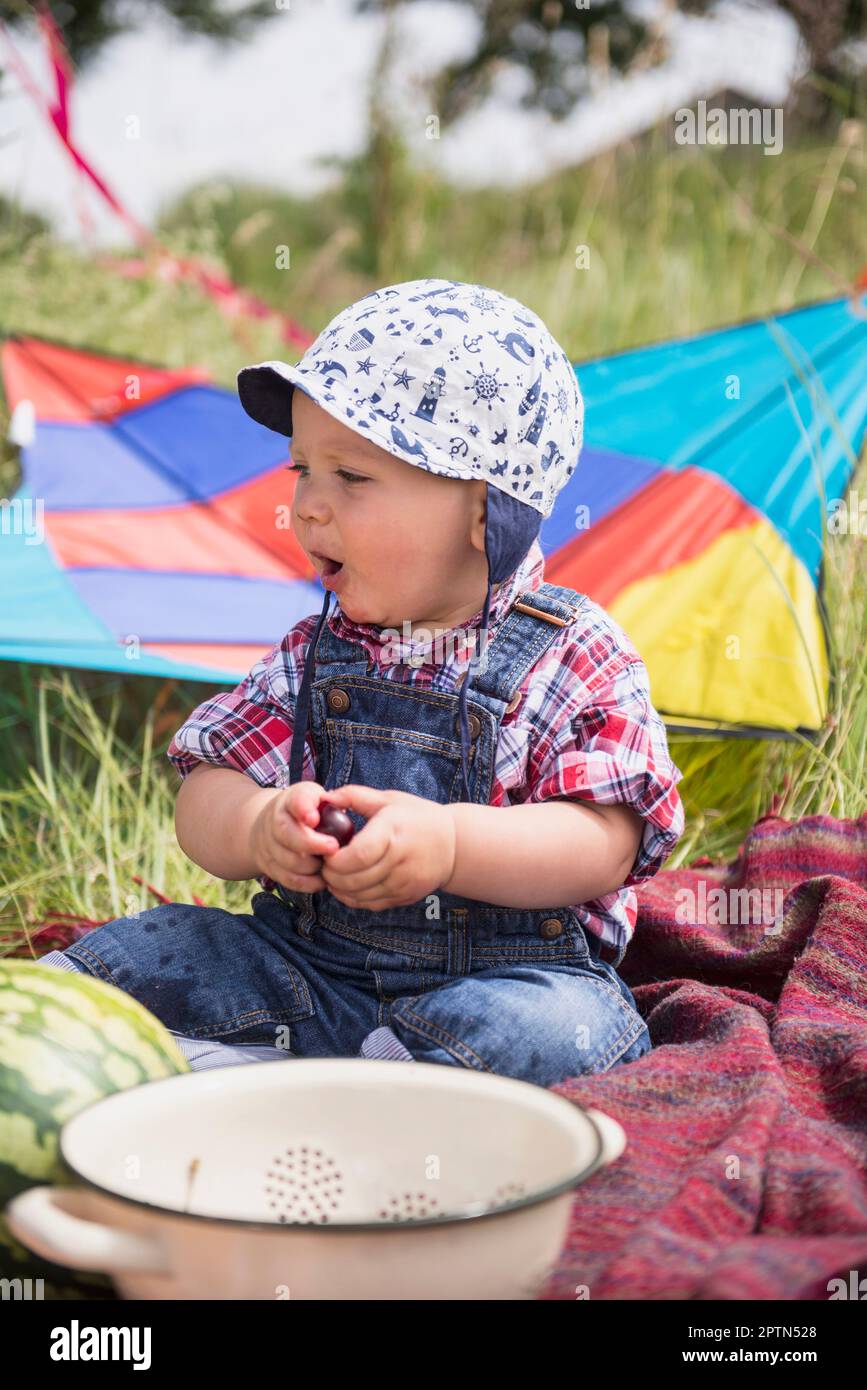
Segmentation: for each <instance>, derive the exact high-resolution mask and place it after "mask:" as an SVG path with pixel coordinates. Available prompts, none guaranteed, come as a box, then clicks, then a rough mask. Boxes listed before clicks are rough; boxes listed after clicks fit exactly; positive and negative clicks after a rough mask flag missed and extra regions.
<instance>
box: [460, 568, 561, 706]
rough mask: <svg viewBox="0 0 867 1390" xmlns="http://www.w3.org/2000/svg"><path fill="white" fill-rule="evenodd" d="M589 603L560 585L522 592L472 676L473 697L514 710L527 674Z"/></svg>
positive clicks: (471, 694)
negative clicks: (486, 698) (484, 698)
mask: <svg viewBox="0 0 867 1390" xmlns="http://www.w3.org/2000/svg"><path fill="white" fill-rule="evenodd" d="M586 601H587V595H586V594H579V593H576V591H575V590H574V589H568V588H566V587H565V586H563V585H561V584H548V583H542V584H540V585H539V587H538V589H528V590H526V591H524V592H522V593H519V594H518V595H517V596H516V597H515V598H514V599H513V601H512V604H511V607H510V608H509V609H508V612H507V613H506V615H505V617H504V618H503V619H502V620H501V622H500V623H499V625H498V626H497V628H496V630H495V632H494V634H493V636H492V638H491V641H490V642H489V644H488V647H487V650H486V652H485V656H484V657H483V660H482V669H479V670H477V671H476V672H475V674H474V676H473V681H472V686H471V687H470V698H472V696H473V695H475V694H476V693H479V694H481V695H483V696H487V697H488V698H489V699H491V700H493V701H500V702H502V704H503V705H504V706H505V708H506V710H508V709H509V708H510V707H512V708H513V707H514V701H515V700H516V699H517V694H518V692H519V691H520V688H521V685H522V684H523V681H524V677H525V676H526V674H527V672H528V671H529V670H530V669H531V668H532V667H533V666H535V664H536V662H537V661H538V660H539V659H540V657H541V656H542V655H543V654H544V652H545V651H546V650H547V648H548V647H550V646H551V644H552V642H554V641H555V640H556V639H557V637H558V636H559V634H560V633H561V632H562V630H563V628H564V627H568V626H569V624H570V623H572V622H574V620H575V618H576V617H577V616H578V614H579V613H580V612H581V609H582V608H583V607H584V604H585V603H586Z"/></svg>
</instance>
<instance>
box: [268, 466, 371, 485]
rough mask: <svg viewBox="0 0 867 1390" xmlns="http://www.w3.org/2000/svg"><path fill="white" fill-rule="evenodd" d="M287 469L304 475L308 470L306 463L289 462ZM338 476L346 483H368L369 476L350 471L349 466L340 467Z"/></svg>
mask: <svg viewBox="0 0 867 1390" xmlns="http://www.w3.org/2000/svg"><path fill="white" fill-rule="evenodd" d="M286 470H287V472H289V473H299V474H301V475H302V476H303V475H304V474H305V473H306V472H307V465H306V463H287V465H286ZM337 476H338V478H342V479H343V481H344V482H345V483H366V482H367V481H368V479H367V478H363V477H362V476H361V474H360V473H350V471H349V469H348V468H338V470H337Z"/></svg>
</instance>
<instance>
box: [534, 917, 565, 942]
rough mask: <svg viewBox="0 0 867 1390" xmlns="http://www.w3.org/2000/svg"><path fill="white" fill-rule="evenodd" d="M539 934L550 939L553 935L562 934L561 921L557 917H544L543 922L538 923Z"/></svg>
mask: <svg viewBox="0 0 867 1390" xmlns="http://www.w3.org/2000/svg"><path fill="white" fill-rule="evenodd" d="M539 935H540V936H544V937H545V938H546V940H548V941H550V940H552V939H553V938H554V937H555V936H562V935H563V923H562V922H561V921H560V918H559V917H546V918H545V920H544V922H540V923H539Z"/></svg>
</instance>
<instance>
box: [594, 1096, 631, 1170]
mask: <svg viewBox="0 0 867 1390" xmlns="http://www.w3.org/2000/svg"><path fill="white" fill-rule="evenodd" d="M585 1114H586V1115H589V1117H590V1119H591V1120H593V1122H594V1123H595V1124H596V1125H597V1126H598V1128H599V1133H600V1134H601V1136H602V1150H601V1152H600V1154H599V1157H598V1158H597V1160H596V1162H595V1163H594V1164H593V1167H592V1168H591V1169H590V1172H591V1173H595V1172H596V1171H597V1169H599V1168H604V1167H605V1165H606V1163H613V1162H614V1160H615V1158H619V1157H620V1155H621V1154H622V1153H623V1150H624V1149H625V1148H626V1131H625V1129H624V1128H623V1126H622V1125H621V1124H618V1122H617V1120H614V1119H612V1117H611V1116H610V1115H603V1113H602V1111H601V1110H586V1111H585ZM588 1176H589V1175H588Z"/></svg>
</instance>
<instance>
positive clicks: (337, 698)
mask: <svg viewBox="0 0 867 1390" xmlns="http://www.w3.org/2000/svg"><path fill="white" fill-rule="evenodd" d="M328 708H329V709H333V710H334V712H335V714H345V713H346V711H347V710H348V709H349V696H348V695H347V693H346V691H345V690H340V689H339V687H337V686H335V687H334V689H333V690H329V692H328Z"/></svg>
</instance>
